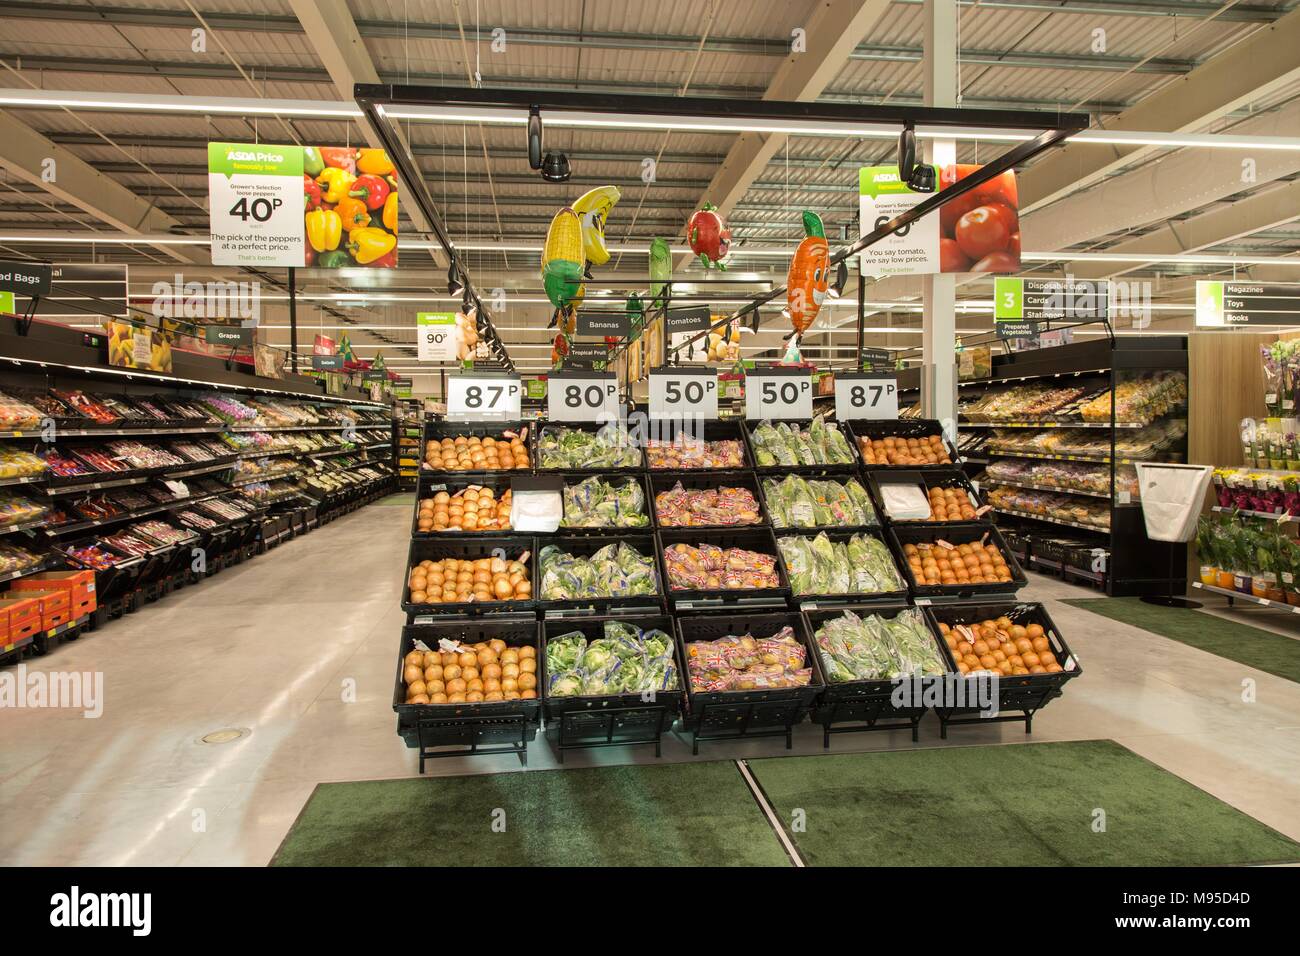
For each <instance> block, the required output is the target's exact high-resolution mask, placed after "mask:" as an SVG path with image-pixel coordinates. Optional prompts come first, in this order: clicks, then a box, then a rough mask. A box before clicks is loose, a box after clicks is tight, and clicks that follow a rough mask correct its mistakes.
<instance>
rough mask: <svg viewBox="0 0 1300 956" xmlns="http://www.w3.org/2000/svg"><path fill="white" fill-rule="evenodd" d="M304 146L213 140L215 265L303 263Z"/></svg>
mask: <svg viewBox="0 0 1300 956" xmlns="http://www.w3.org/2000/svg"><path fill="white" fill-rule="evenodd" d="M304 203H305V199H304V196H303V166H302V147H301V146H277V145H272V144H268V143H260V144H257V145H250V144H241V143H208V227H209V232H210V234H211V235H210V237H209V238H210V240H211V248H212V264H213V265H214V266H301V265H303V264H304V263H305V259H304V255H303V250H304V239H303V211H304Z"/></svg>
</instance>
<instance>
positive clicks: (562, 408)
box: [546, 371, 619, 422]
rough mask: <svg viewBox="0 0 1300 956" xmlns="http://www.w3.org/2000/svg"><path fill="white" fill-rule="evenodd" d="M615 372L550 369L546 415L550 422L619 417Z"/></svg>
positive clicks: (599, 420) (592, 420)
mask: <svg viewBox="0 0 1300 956" xmlns="http://www.w3.org/2000/svg"><path fill="white" fill-rule="evenodd" d="M618 413H619V407H618V376H617V375H615V374H614V373H613V372H582V371H572V372H565V371H560V372H551V373H550V375H548V376H547V382H546V415H547V417H548V418H549V419H550V420H551V421H553V422H612V421H617V420H618V417H619V414H618Z"/></svg>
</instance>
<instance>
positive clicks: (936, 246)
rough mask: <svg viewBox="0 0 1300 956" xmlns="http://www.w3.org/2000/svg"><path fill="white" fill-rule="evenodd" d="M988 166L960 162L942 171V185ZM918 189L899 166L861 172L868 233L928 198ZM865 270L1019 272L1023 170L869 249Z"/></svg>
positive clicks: (1000, 178) (951, 203)
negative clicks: (1019, 189)
mask: <svg viewBox="0 0 1300 956" xmlns="http://www.w3.org/2000/svg"><path fill="white" fill-rule="evenodd" d="M980 168H981V167H980V166H978V165H971V164H965V163H955V164H952V165H949V166H944V167H943V168H942V169H938V170H937V173H938V176H937V179H938V181H939V186H940V188H941V189H947V188H948V187H949V186H951V185H953V184H954V183H956V182H958V181H960V180H962V179H964V178H966V177H967V176H969V175H971V174H972V173H974V172H975V171H977V170H979V169H980ZM931 195H932V194H931V193H918V192H912V190H910V189H909V188H908V187H907V184H906V183H904V182H901V181H900V180H899V177H898V167H897V166H865V167H863V168H862V169H859V170H858V196H859V204H860V212H861V223H862V235H864V236H865V235H868V234H870V233H872V232H874V231H875V230H877V229H879V228H880V227H881V226H883V225H884V224H885V223H887V222H889V221H890V220H891V219H894V218H895V217H897V216H899V215H902V214H903V213H904V212H907V211H908V210H910V209H911V208H912V207H914V206H916V205H918V204H919V203H921V202H923V201H925V200H926V199H928V198H929V197H930V196H931ZM860 262H861V268H862V272H863V274H864V275H876V276H881V275H928V274H933V273H939V272H997V273H1007V272H1016V271H1017V270H1019V268H1020V214H1019V198H1018V194H1017V190H1016V174H1015V173H1014V172H1011V171H1007V172H1005V173H1002V174H1000V175H998V176H995V177H994V178H993V179H991V180H990V181H989V182H987V183H984V184H982V185H980V186H977V187H975V188H974V189H972V190H970V191H969V192H966V193H963V194H962V195H960V196H958V197H956V198H955V199H951V200H949V201H948V202H947V203H945V204H944V205H943V206H941V207H940V208H939V209H938V211H937V213H936V212H932V213H930V214H929V215H927V216H924V217H922V218H921V219H919V220H917V221H916V222H914V223H911V224H910V225H907V226H904V227H903V228H902V229H900V230H899V231H898V232H896V233H894V234H893V235H890V236H886V237H885V238H884V239H882V240H881V241H880V242H877V243H875V244H874V245H872V246H871V247H870V248H868V249H865V250H863V252H862V254H861V258H860Z"/></svg>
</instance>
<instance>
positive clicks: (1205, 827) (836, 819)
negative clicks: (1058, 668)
mask: <svg viewBox="0 0 1300 956" xmlns="http://www.w3.org/2000/svg"><path fill="white" fill-rule="evenodd" d="M749 767H750V770H751V771H752V772H753V773H754V775H755V777H756V778H757V779H758V782H759V784H760V785H761V786H762V787H763V790H764V791H765V792H766V794H767V796H768V799H769V800H770V801H771V804H772V806H773V808H774V809H775V810H776V814H777V818H778V819H779V820H781V822H782V823H783V824H784V825H785V827H786V829H787V831H791V836H792V838H793V839H794V841H795V845H796V846H797V847H798V850H799V853H800V856H802V857H803V859H804V861H805V862H807V863H808V864H810V865H813V866H907V865H918V864H919V865H930V866H981V867H997V866H1207V865H1229V864H1244V863H1266V862H1282V861H1297V860H1300V844H1297V843H1295V842H1294V841H1292V840H1290V839H1288V838H1287V837H1285V836H1283V835H1282V834H1280V833H1278V832H1277V831H1275V830H1272V829H1270V828H1269V827H1267V826H1265V825H1264V824H1262V823H1259V822H1258V821H1256V820H1253V819H1251V818H1250V817H1248V816H1246V815H1245V814H1244V813H1241V812H1240V811H1238V810H1235V809H1233V808H1232V807H1230V806H1228V804H1226V803H1224V802H1222V801H1221V800H1218V799H1216V798H1215V797H1212V796H1210V795H1209V794H1208V793H1206V792H1205V791H1203V790H1200V789H1198V788H1196V787H1194V786H1192V785H1191V784H1190V783H1187V782H1186V781H1184V780H1182V779H1181V778H1179V777H1176V776H1174V775H1173V774H1171V773H1169V772H1167V771H1165V770H1161V769H1160V768H1159V767H1157V766H1156V765H1155V764H1153V763H1151V762H1149V761H1147V760H1145V759H1143V758H1142V757H1139V756H1138V755H1137V754H1135V753H1133V752H1132V751H1130V750H1127V749H1125V748H1124V747H1121V746H1120V745H1119V744H1117V743H1115V742H1114V741H1110V740H1085V741H1079V742H1071V743H1044V744H1015V745H1006V746H995V747H953V748H944V749H935V750H912V751H898V752H893V753H875V754H848V755H835V756H821V757H784V758H783V757H776V758H766V759H762V760H751V761H750V762H749ZM797 810H798V811H802V822H803V830H802V832H800V831H799V828H798V827H797V826H795V822H796V820H797V819H799V815H798V814H796V811H797ZM1098 811H1101V812H1104V814H1105V816H1104V823H1105V831H1104V832H1096V831H1095V830H1094V826H1095V825H1096V824H1095V821H1098V820H1102V819H1103V818H1102V817H1100V816H1099V815H1098Z"/></svg>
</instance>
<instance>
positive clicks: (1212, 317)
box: [1196, 279, 1300, 328]
mask: <svg viewBox="0 0 1300 956" xmlns="http://www.w3.org/2000/svg"><path fill="white" fill-rule="evenodd" d="M1196 324H1197V326H1200V327H1208V328H1234V327H1236V326H1239V325H1300V282H1288V283H1277V282H1269V283H1264V282H1227V281H1218V280H1208V281H1207V280H1204V279H1202V280H1198V281H1197V283H1196Z"/></svg>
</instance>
